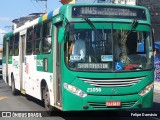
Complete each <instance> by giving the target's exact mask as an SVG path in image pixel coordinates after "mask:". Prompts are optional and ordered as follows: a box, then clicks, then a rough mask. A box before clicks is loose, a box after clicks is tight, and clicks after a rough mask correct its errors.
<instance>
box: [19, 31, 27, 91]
mask: <svg viewBox="0 0 160 120" xmlns="http://www.w3.org/2000/svg"><path fill="white" fill-rule="evenodd" d="M25 33H26V32H25V31H22V32H21V33H20V47H19V50H20V52H19V53H20V55H19V61H20V68H19V75H20V90H21V92H22V93H24V90H25V74H24V73H25V39H26V34H25Z"/></svg>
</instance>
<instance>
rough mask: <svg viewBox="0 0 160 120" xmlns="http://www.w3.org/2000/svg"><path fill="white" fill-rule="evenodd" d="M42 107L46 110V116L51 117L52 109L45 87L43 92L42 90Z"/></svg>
mask: <svg viewBox="0 0 160 120" xmlns="http://www.w3.org/2000/svg"><path fill="white" fill-rule="evenodd" d="M44 107H45V109H46V112H47V114H48V115H52V113H53V110H54V109H53V107H52V106H51V105H50V95H49V91H48V87H47V86H46V87H45V90H44Z"/></svg>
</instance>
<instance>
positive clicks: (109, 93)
mask: <svg viewBox="0 0 160 120" xmlns="http://www.w3.org/2000/svg"><path fill="white" fill-rule="evenodd" d="M139 46H141V47H139ZM3 79H4V80H5V82H6V83H7V84H8V85H9V86H11V89H12V93H13V95H15V94H18V93H20V92H21V93H22V94H27V95H30V96H33V97H35V98H37V99H39V100H44V105H45V108H46V111H47V112H48V113H50V112H51V111H53V110H54V108H57V109H59V110H62V111H90V110H121V109H136V108H150V107H152V104H153V81H154V69H153V32H152V27H151V21H150V15H149V11H148V9H146V8H145V7H142V6H131V5H127V6H126V5H119V4H105V3H104V4H98V3H97V4H66V5H63V6H62V7H60V8H58V9H56V10H55V11H52V12H49V13H48V14H45V15H43V16H41V17H40V18H37V19H35V20H33V21H30V22H27V23H26V24H24V25H23V26H21V27H18V28H16V29H14V30H13V31H11V32H9V33H7V34H6V35H5V36H4V41H3ZM24 104H25V103H24Z"/></svg>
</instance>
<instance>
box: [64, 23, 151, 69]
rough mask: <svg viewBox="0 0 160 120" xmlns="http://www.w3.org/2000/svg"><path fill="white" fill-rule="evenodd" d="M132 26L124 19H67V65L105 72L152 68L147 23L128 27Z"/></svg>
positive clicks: (71, 67) (149, 33)
mask: <svg viewBox="0 0 160 120" xmlns="http://www.w3.org/2000/svg"><path fill="white" fill-rule="evenodd" d="M91 25H92V26H91ZM93 26H94V27H93ZM131 28H132V26H131V24H123V23H121V24H118V23H92V24H88V23H70V24H69V25H68V26H67V36H66V42H65V61H66V65H67V67H68V68H69V69H71V70H75V71H108V72H113V71H115V72H117V71H133V70H134V71H135V70H136V71H140V70H147V69H151V68H152V67H153V65H152V64H151V63H152V62H153V61H152V59H153V55H152V52H153V48H152V36H151V30H150V27H149V26H147V25H138V26H137V28H136V29H135V30H133V31H130V29H131ZM128 31H129V32H128ZM126 33H129V34H126Z"/></svg>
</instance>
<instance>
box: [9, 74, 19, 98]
mask: <svg viewBox="0 0 160 120" xmlns="http://www.w3.org/2000/svg"><path fill="white" fill-rule="evenodd" d="M11 79H12V82H11V90H12V94H13V95H18V93H19V92H18V90H17V89H16V88H15V81H14V76H13V75H12V76H11Z"/></svg>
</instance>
